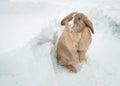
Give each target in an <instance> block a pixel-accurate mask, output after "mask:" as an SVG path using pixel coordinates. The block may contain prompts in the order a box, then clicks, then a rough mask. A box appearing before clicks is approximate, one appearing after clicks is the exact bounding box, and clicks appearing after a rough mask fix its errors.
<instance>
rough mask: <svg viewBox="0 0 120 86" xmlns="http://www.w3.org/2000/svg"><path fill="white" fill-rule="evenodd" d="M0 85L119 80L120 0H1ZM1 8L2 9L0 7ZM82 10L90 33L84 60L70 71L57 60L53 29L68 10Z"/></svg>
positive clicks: (114, 84)
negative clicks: (91, 24)
mask: <svg viewBox="0 0 120 86" xmlns="http://www.w3.org/2000/svg"><path fill="white" fill-rule="evenodd" d="M0 2H1V3H4V5H3V4H2V5H1V4H0V7H1V8H0V86H119V85H120V82H119V80H120V67H119V65H120V63H119V61H120V58H119V56H120V46H119V44H120V16H119V14H120V7H119V3H120V1H119V0H114V1H112V0H106V1H105V0H99V1H98V0H89V1H83V0H76V1H74V0H71V1H70V0H58V1H56V0H51V1H49V0H11V1H8V0H5V1H3V0H2V1H0ZM3 8H4V10H3ZM73 11H78V12H83V13H85V14H86V15H87V16H88V18H90V20H91V21H92V22H93V24H94V29H95V34H94V35H93V36H92V38H93V40H92V44H91V45H90V48H89V50H88V52H87V58H88V61H87V62H86V63H83V64H79V65H78V68H79V72H78V73H71V72H69V71H67V70H66V69H64V68H63V67H61V66H60V65H58V64H57V63H56V58H55V56H56V52H55V46H54V45H53V44H52V37H53V34H54V32H56V31H57V33H58V34H59V36H60V34H61V33H62V30H63V29H64V27H62V26H60V21H61V19H62V18H63V17H64V16H66V15H67V14H69V13H70V12H73Z"/></svg>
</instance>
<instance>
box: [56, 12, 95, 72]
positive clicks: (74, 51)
mask: <svg viewBox="0 0 120 86" xmlns="http://www.w3.org/2000/svg"><path fill="white" fill-rule="evenodd" d="M74 14H75V16H74V25H73V27H72V29H73V31H72V32H70V31H68V30H66V29H65V30H64V31H63V33H62V35H61V37H60V39H59V40H58V44H57V60H58V63H59V64H61V65H63V66H64V67H66V68H67V69H69V70H70V71H72V72H77V70H76V68H75V67H74V66H73V65H74V64H75V63H77V62H83V61H86V58H85V54H86V52H87V49H88V47H89V45H90V43H91V40H92V38H91V33H90V30H91V32H92V33H94V30H93V26H92V23H91V22H90V20H88V18H87V17H86V16H85V15H84V14H82V13H71V14H69V15H68V16H67V17H65V18H64V19H63V20H62V21H61V25H66V24H67V23H68V22H69V21H70V20H71V19H72V18H73V16H72V15H74ZM79 17H80V20H77V19H78V18H79Z"/></svg>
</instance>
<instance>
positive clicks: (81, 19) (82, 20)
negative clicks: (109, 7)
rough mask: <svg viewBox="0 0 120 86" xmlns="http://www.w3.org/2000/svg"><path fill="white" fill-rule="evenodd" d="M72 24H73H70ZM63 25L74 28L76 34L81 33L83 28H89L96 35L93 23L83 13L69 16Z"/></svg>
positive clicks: (74, 13) (62, 22)
mask: <svg viewBox="0 0 120 86" xmlns="http://www.w3.org/2000/svg"><path fill="white" fill-rule="evenodd" d="M71 21H73V22H71ZM70 22H71V24H69V23H70ZM61 25H65V26H66V27H67V28H72V30H73V31H74V32H80V31H82V29H83V28H85V27H89V29H90V30H91V32H92V33H93V34H94V29H93V24H92V22H91V21H90V20H89V19H88V18H87V16H86V15H84V14H83V13H77V12H73V13H71V14H69V15H68V16H66V17H65V18H64V19H63V20H62V21H61Z"/></svg>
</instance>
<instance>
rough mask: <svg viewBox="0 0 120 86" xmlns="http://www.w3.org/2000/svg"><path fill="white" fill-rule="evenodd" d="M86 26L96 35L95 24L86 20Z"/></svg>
mask: <svg viewBox="0 0 120 86" xmlns="http://www.w3.org/2000/svg"><path fill="white" fill-rule="evenodd" d="M85 24H86V25H87V26H88V27H89V28H90V30H91V32H92V33H93V34H94V29H93V24H92V22H91V21H90V20H89V19H87V18H86V19H85Z"/></svg>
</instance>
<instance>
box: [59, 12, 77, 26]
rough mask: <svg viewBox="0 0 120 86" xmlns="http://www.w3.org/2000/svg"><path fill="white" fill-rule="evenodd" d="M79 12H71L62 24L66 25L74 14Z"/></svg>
mask: <svg viewBox="0 0 120 86" xmlns="http://www.w3.org/2000/svg"><path fill="white" fill-rule="evenodd" d="M76 13H77V12H72V13H70V14H69V15H68V16H66V17H65V18H63V20H62V21H61V25H65V24H67V23H68V22H69V21H71V20H72V19H73V16H74V15H75V14H76Z"/></svg>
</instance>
